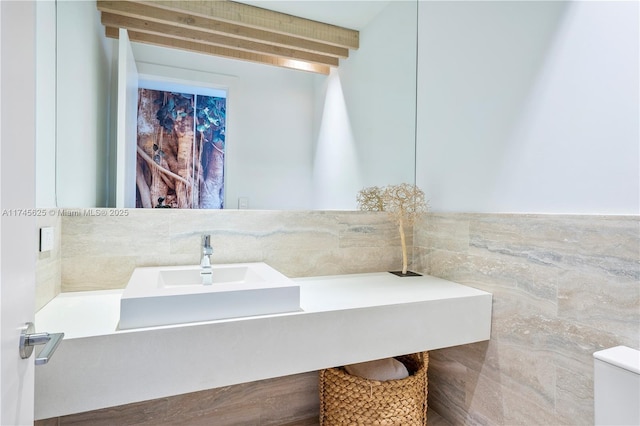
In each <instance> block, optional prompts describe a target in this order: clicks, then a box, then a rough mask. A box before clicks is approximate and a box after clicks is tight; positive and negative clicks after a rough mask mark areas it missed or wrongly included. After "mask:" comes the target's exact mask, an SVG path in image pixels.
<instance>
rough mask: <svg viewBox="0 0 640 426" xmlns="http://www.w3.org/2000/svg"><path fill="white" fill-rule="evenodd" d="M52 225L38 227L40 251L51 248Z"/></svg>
mask: <svg viewBox="0 0 640 426" xmlns="http://www.w3.org/2000/svg"><path fill="white" fill-rule="evenodd" d="M53 239H54V233H53V227H52V226H47V227H44V228H40V252H45V251H51V250H53Z"/></svg>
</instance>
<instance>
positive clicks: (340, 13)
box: [236, 0, 391, 30]
mask: <svg viewBox="0 0 640 426" xmlns="http://www.w3.org/2000/svg"><path fill="white" fill-rule="evenodd" d="M236 1H238V2H239V3H245V4H249V5H251V6H256V7H262V8H264V9H270V10H274V11H276V12H282V13H287V14H289V15H294V16H298V17H301V18H306V19H312V20H314V21H320V22H324V23H326V24H332V25H338V26H341V27H345V28H350V29H353V30H362V29H363V28H364V27H365V26H366V25H367V24H368V23H369V22H370V21H371V20H372V19H373V18H374V17H375V16H376V15H377V14H378V13H380V11H381V10H382V9H384V7H385V6H386V5H387V4H389V2H390V1H391V0H236Z"/></svg>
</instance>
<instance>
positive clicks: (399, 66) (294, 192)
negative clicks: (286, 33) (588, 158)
mask: <svg viewBox="0 0 640 426" xmlns="http://www.w3.org/2000/svg"><path fill="white" fill-rule="evenodd" d="M40 3H49V2H38V7H39V8H40V9H39V11H38V16H39V17H40V18H39V19H40V21H41V24H39V25H38V32H39V34H38V35H37V37H38V42H39V45H38V46H39V47H40V46H42V49H41V50H40V52H47V53H48V56H47V55H46V54H42V55H41V54H40V52H39V57H38V61H39V65H38V78H39V79H40V78H41V77H42V78H43V79H46V81H44V82H43V83H42V84H41V85H40V89H39V90H45V89H46V88H47V87H49V88H50V87H51V74H53V75H54V76H55V82H54V86H55V91H54V92H55V96H54V99H55V100H56V101H55V102H49V101H46V102H41V103H38V108H39V109H40V114H39V116H40V117H43V123H44V124H43V125H42V126H39V127H38V128H39V130H40V135H39V136H37V164H38V166H37V177H36V179H37V184H36V185H37V204H38V206H40V207H51V206H57V207H114V206H116V202H115V192H116V188H115V174H116V169H117V164H116V153H115V133H116V130H115V129H116V127H115V125H114V124H113V121H114V119H113V117H115V116H116V109H115V108H116V106H115V104H116V99H115V98H116V95H115V93H116V91H115V90H116V88H115V87H114V86H115V84H114V82H115V81H116V80H115V76H116V74H117V51H118V48H117V40H113V39H107V38H105V36H104V27H102V25H101V24H100V14H99V12H98V10H97V8H96V4H95V2H92V1H91V2H89V1H82V2H77V1H66V0H65V1H61V0H58V1H57V3H56V4H55V5H54V6H53V10H51V8H52V7H51V5H44V6H43V7H40V6H41V5H40ZM247 3H251V4H252V5H255V6H259V7H264V8H269V9H272V10H277V11H279V12H284V13H290V14H292V15H297V16H302V17H306V18H309V19H316V20H320V21H323V22H327V23H331V24H335V25H341V26H345V27H350V28H353V29H357V30H359V31H360V48H359V49H358V50H355V51H352V52H350V55H349V58H347V59H344V60H340V65H339V67H338V68H334V69H332V72H331V73H330V75H328V76H326V75H319V74H312V73H307V72H303V71H295V70H290V69H285V68H278V67H275V66H268V65H261V64H255V63H251V62H244V61H239V60H232V59H226V58H221V57H216V56H208V55H202V54H196V53H191V52H187V51H182V50H174V49H168V48H161V47H157V46H151V45H145V44H138V43H133V44H132V50H133V54H134V57H135V61H136V63H138V64H141V68H143V69H146V70H149V69H152V70H155V71H153V72H154V73H156V74H161V75H160V78H166V79H169V80H171V79H178V80H181V81H183V82H184V80H185V79H189V77H188V76H190V75H191V76H195V77H193V78H194V79H195V80H196V81H202V80H203V79H204V80H206V81H207V82H209V83H211V84H214V85H215V84H219V85H221V86H223V87H226V88H228V93H229V95H228V115H229V118H228V124H227V152H226V154H225V157H226V158H225V194H224V195H225V200H224V206H225V208H230V209H234V208H238V207H239V202H240V201H241V203H240V204H241V205H242V207H243V208H252V209H277V210H282V209H295V210H311V209H323V210H332V209H339V210H345V209H346V210H351V209H355V208H356V201H355V199H356V194H357V192H358V191H359V190H360V189H362V188H363V187H367V186H374V185H378V186H384V185H388V184H394V183H401V182H414V179H415V170H414V163H415V161H414V155H415V127H416V123H415V116H416V111H415V108H416V102H415V99H416V38H417V24H416V23H417V0H412V1H375V0H374V1H367V0H365V1H322V0H299V1H254V2H247ZM43 9H44V10H43ZM52 16H53V22H54V24H53V25H51V17H52ZM56 19H57V22H56ZM42 22H45V23H46V22H48V23H49V25H45V24H42ZM52 28H53V30H54V31H55V36H54V35H52V34H51V31H52ZM52 40H53V43H54V46H53V49H47V45H49V46H50V45H51V43H52ZM55 43H57V46H56V45H55ZM56 50H57V57H55V58H53V59H52V58H51V54H50V52H51V51H56ZM50 70H54V72H53V73H49V72H47V71H50ZM158 70H160V71H158ZM50 91H51V89H50ZM40 93H43V92H42V91H40ZM45 96H46V95H44V94H43V95H42V96H41V95H39V98H43V99H44V98H45ZM50 98H51V97H50V96H46V99H50ZM52 103H53V105H52ZM51 117H53V118H54V119H51ZM44 118H49V121H47V122H46V123H45V122H44ZM51 135H56V136H55V137H52V136H51Z"/></svg>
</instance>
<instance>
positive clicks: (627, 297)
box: [414, 214, 640, 425]
mask: <svg viewBox="0 0 640 426" xmlns="http://www.w3.org/2000/svg"><path fill="white" fill-rule="evenodd" d="M414 239H415V247H414V253H415V258H414V262H415V263H416V268H417V269H419V270H423V271H425V272H427V273H429V274H431V275H435V276H438V277H441V278H445V279H449V280H452V281H456V282H459V283H462V284H466V285H469V286H472V287H476V288H479V289H482V290H485V291H488V292H491V293H493V314H492V336H491V340H490V341H489V342H482V343H477V344H474V345H467V346H462V347H456V348H450V349H444V350H439V351H433V352H432V353H431V361H430V365H429V401H430V405H431V406H432V407H434V408H435V410H436V411H438V412H439V413H440V414H441V415H442V416H443V417H445V418H447V419H448V420H449V421H450V422H452V423H453V424H492V425H509V424H593V358H592V354H593V352H595V351H597V350H600V349H603V348H606V347H611V346H616V345H627V346H630V347H634V348H638V347H640V341H639V340H640V253H639V252H640V220H639V218H638V217H620V216H606V217H605V216H560V215H498V214H430V215H428V217H427V218H426V219H425V220H424V221H423V222H422V223H421V224H420V225H416V233H415V236H414Z"/></svg>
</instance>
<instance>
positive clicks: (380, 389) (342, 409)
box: [319, 352, 429, 426]
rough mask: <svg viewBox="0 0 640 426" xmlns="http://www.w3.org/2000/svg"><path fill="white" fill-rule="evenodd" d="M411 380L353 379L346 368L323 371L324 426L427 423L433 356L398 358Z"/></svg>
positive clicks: (397, 425) (321, 417)
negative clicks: (430, 370)
mask: <svg viewBox="0 0 640 426" xmlns="http://www.w3.org/2000/svg"><path fill="white" fill-rule="evenodd" d="M396 359H397V360H399V361H401V362H402V363H403V364H404V365H405V366H406V367H407V370H409V374H410V375H409V377H407V378H405V379H401V380H389V381H384V382H380V381H377V380H369V379H364V378H362V377H357V376H352V375H350V374H349V373H347V372H346V371H345V370H344V369H343V368H340V367H338V368H327V369H325V370H321V371H320V384H319V388H320V425H322V426H337V425H394V426H425V425H426V424H427V385H428V381H427V367H428V365H429V353H428V352H422V353H416V354H411V355H403V356H399V357H396Z"/></svg>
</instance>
